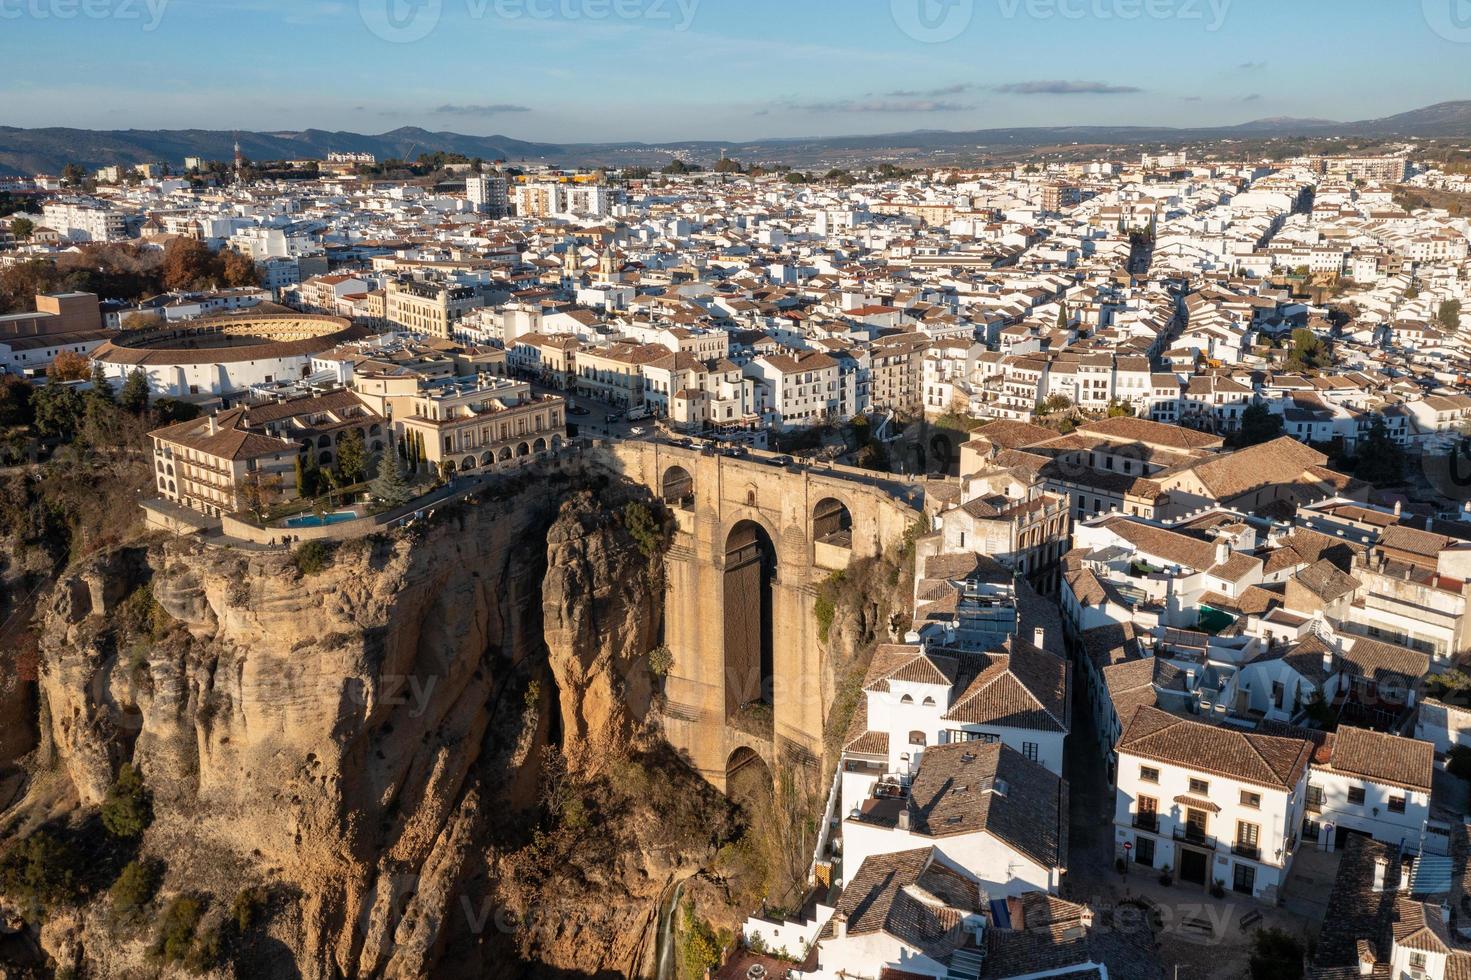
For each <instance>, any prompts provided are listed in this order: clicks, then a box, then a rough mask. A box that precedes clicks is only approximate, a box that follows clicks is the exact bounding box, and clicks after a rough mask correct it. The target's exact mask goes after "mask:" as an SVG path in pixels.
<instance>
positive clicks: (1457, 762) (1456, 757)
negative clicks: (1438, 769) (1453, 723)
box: [1445, 745, 1471, 781]
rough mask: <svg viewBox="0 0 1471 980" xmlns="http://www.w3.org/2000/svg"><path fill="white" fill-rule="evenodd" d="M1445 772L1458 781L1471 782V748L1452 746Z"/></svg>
mask: <svg viewBox="0 0 1471 980" xmlns="http://www.w3.org/2000/svg"><path fill="white" fill-rule="evenodd" d="M1445 771H1446V772H1448V773H1450V774H1451V775H1452V776H1455V777H1456V778H1457V779H1464V780H1467V781H1471V748H1467V747H1466V746H1464V745H1452V746H1451V747H1450V749H1449V750H1448V751H1447V752H1446V763H1445Z"/></svg>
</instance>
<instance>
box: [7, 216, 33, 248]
mask: <svg viewBox="0 0 1471 980" xmlns="http://www.w3.org/2000/svg"><path fill="white" fill-rule="evenodd" d="M10 233H11V234H12V235H14V236H15V240H16V241H19V242H26V241H30V238H31V236H32V235H34V234H35V233H36V223H35V222H34V221H32V220H31V219H30V218H15V219H14V220H12V221H11V222H10Z"/></svg>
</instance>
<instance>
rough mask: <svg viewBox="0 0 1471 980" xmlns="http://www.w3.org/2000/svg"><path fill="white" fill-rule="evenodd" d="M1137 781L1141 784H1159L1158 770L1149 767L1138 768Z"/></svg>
mask: <svg viewBox="0 0 1471 980" xmlns="http://www.w3.org/2000/svg"><path fill="white" fill-rule="evenodd" d="M1139 781H1140V782H1141V783H1157V782H1159V770H1158V769H1155V768H1152V767H1150V766H1140V767H1139Z"/></svg>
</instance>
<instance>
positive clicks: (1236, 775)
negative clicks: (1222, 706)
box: [1118, 707, 1312, 790]
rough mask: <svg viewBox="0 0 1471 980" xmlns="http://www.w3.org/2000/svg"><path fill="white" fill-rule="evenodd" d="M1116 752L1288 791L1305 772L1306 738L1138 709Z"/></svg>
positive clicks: (1155, 710)
mask: <svg viewBox="0 0 1471 980" xmlns="http://www.w3.org/2000/svg"><path fill="white" fill-rule="evenodd" d="M1118 751H1119V753H1120V754H1123V753H1126V752H1127V753H1128V754H1130V755H1134V756H1139V757H1141V758H1145V759H1154V760H1155V761H1158V762H1166V763H1170V764H1171V765H1177V766H1181V767H1183V768H1185V769H1190V770H1194V771H1197V772H1204V773H1214V774H1215V775H1218V776H1225V777H1227V778H1228V779H1238V780H1240V781H1242V782H1246V783H1253V784H1255V785H1258V786H1266V787H1269V788H1272V789H1281V790H1290V789H1292V788H1293V787H1295V786H1296V785H1297V783H1298V781H1299V780H1300V779H1301V778H1302V775H1303V773H1304V771H1306V768H1307V764H1308V759H1309V756H1310V755H1311V752H1312V746H1311V744H1310V743H1309V742H1306V741H1304V740H1301V739H1291V738H1276V737H1272V736H1268V735H1258V734H1255V733H1251V732H1243V731H1239V730H1237V729H1234V728H1229V727H1226V726H1217V725H1208V724H1205V723H1204V722H1199V721H1194V720H1191V719H1186V718H1179V717H1176V716H1175V715H1172V714H1169V713H1168V712H1165V711H1161V710H1159V709H1158V708H1147V707H1146V708H1140V709H1139V710H1138V711H1136V712H1135V713H1134V717H1133V718H1132V719H1131V720H1130V721H1129V723H1128V725H1127V727H1126V728H1125V729H1124V734H1123V737H1122V738H1121V739H1120V740H1119V744H1118Z"/></svg>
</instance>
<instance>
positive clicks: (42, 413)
mask: <svg viewBox="0 0 1471 980" xmlns="http://www.w3.org/2000/svg"><path fill="white" fill-rule="evenodd" d="M31 404H32V405H33V406H34V409H35V420H36V431H37V432H38V433H40V435H41V436H42V437H43V438H46V439H59V440H61V441H62V442H70V441H71V440H72V439H73V438H74V437H75V436H76V433H77V423H78V422H79V421H80V420H81V419H82V416H83V414H84V413H85V411H86V406H85V405H84V404H83V402H82V396H81V395H79V394H77V390H76V389H75V388H73V387H72V386H71V385H68V384H63V383H62V382H60V381H56V380H54V379H53V380H51V381H48V382H46V384H45V385H43V386H42V387H40V388H38V389H37V390H36V393H35V396H34V397H33V398H32V399H31Z"/></svg>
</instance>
